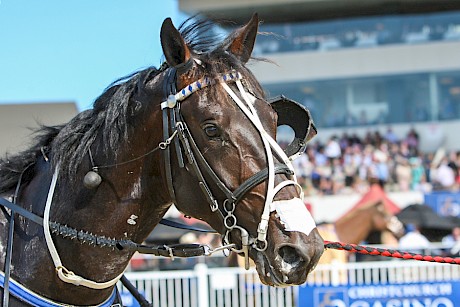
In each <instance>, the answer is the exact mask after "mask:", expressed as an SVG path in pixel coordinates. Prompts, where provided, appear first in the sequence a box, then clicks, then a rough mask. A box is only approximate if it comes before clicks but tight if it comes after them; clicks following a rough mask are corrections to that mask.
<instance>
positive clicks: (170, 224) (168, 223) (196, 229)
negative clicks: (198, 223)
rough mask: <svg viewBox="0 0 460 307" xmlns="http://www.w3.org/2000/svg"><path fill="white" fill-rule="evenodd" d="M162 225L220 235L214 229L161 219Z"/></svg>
mask: <svg viewBox="0 0 460 307" xmlns="http://www.w3.org/2000/svg"><path fill="white" fill-rule="evenodd" d="M160 224H161V225H165V226H169V227H174V228H179V229H185V230H191V231H198V232H204V233H218V232H217V231H215V230H214V229H204V228H199V227H195V226H190V225H187V224H183V223H178V222H174V221H171V220H167V219H161V220H160Z"/></svg>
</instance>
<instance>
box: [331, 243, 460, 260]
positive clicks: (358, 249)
mask: <svg viewBox="0 0 460 307" xmlns="http://www.w3.org/2000/svg"><path fill="white" fill-rule="evenodd" d="M324 247H325V248H332V249H338V250H344V251H347V252H351V253H358V254H364V255H372V256H384V257H393V258H400V259H405V260H409V259H412V260H419V261H428V262H438V263H449V264H460V258H452V257H441V256H427V255H421V254H416V253H410V252H403V251H398V250H394V249H386V248H377V247H371V246H364V245H357V244H349V243H342V242H331V241H324Z"/></svg>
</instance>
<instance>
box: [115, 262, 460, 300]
mask: <svg viewBox="0 0 460 307" xmlns="http://www.w3.org/2000/svg"><path fill="white" fill-rule="evenodd" d="M126 276H127V277H128V279H130V280H131V281H132V282H133V283H134V285H135V286H136V287H137V288H138V289H139V291H140V292H141V293H143V294H144V295H145V297H146V298H147V300H148V301H150V302H152V303H153V306H154V307H173V306H174V307H198V306H199V307H230V306H240V307H275V306H276V307H281V306H283V307H294V306H298V295H299V289H300V288H301V287H302V288H305V287H310V288H319V287H329V286H333V287H336V286H350V285H351V286H361V285H393V284H410V283H424V282H425V283H426V282H429V283H431V282H448V281H459V280H460V266H457V265H450V264H438V263H423V262H417V261H398V260H396V261H380V262H361V263H347V264H334V265H318V267H317V268H316V269H315V270H314V271H313V272H312V273H311V274H310V276H309V278H308V281H307V282H306V284H305V285H303V286H301V287H297V286H295V287H287V288H273V287H268V286H265V285H262V284H261V283H260V280H259V278H258V276H257V273H256V271H255V270H254V269H251V270H249V271H245V270H243V269H241V268H208V267H207V266H206V265H205V264H197V265H196V267H195V269H194V270H184V271H164V272H159V271H154V272H129V273H127V274H126ZM120 289H121V290H122V293H124V295H123V296H124V303H125V305H126V306H138V305H136V304H135V303H133V302H132V301H131V300H132V298H131V297H130V296H129V295H127V294H126V292H125V291H126V290H124V289H123V286H122V285H120ZM312 306H313V305H312Z"/></svg>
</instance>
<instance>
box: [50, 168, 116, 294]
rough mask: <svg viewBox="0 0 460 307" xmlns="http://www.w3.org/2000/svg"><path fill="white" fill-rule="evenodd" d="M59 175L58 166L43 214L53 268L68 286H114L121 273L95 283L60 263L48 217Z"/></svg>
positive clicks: (99, 287) (104, 287)
mask: <svg viewBox="0 0 460 307" xmlns="http://www.w3.org/2000/svg"><path fill="white" fill-rule="evenodd" d="M58 175H59V165H57V166H56V170H55V171H54V174H53V179H52V180H51V185H50V189H49V191H48V197H47V199H46V205H45V212H44V214H43V231H44V233H45V240H46V245H47V246H48V250H49V252H50V255H51V258H52V259H53V262H54V266H55V268H56V272H57V274H58V276H59V278H60V279H61V280H62V281H64V282H66V283H69V284H74V285H76V286H80V285H81V286H85V287H88V288H91V289H106V288H109V287H111V286H113V285H115V284H116V283H117V282H118V280H119V279H120V278H121V277H122V276H123V273H124V272H122V273H121V274H120V275H118V276H117V277H115V278H114V279H112V280H109V281H106V282H102V283H101V282H95V281H92V280H88V279H85V278H83V277H81V276H78V275H75V274H74V273H73V272H72V271H69V270H67V269H66V268H65V267H64V266H63V265H62V262H61V258H60V257H59V254H58V252H57V250H56V246H55V245H54V242H53V238H52V237H51V233H50V227H49V217H50V210H51V204H52V202H53V195H54V190H55V189H56V183H57V178H58Z"/></svg>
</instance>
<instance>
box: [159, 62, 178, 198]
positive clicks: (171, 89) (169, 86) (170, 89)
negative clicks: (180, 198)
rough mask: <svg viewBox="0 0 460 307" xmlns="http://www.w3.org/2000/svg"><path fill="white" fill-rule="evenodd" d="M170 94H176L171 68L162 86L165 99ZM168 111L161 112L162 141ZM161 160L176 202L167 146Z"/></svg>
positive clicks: (170, 193) (165, 130) (167, 119)
mask: <svg viewBox="0 0 460 307" xmlns="http://www.w3.org/2000/svg"><path fill="white" fill-rule="evenodd" d="M172 93H174V94H175V93H176V69H175V68H174V67H171V68H170V70H169V71H168V73H167V76H166V79H165V85H164V96H165V97H166V99H167V98H168V96H169V95H170V94H172ZM169 112H170V110H169V109H168V108H164V109H163V110H162V113H163V114H162V115H163V139H164V140H167V139H168V138H169V116H168V113H169ZM163 158H164V165H165V176H166V183H167V186H168V191H169V195H170V197H171V200H172V202H173V203H175V202H176V194H175V192H174V185H173V178H172V169H171V154H170V149H169V146H166V148H165V149H164V150H163Z"/></svg>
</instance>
